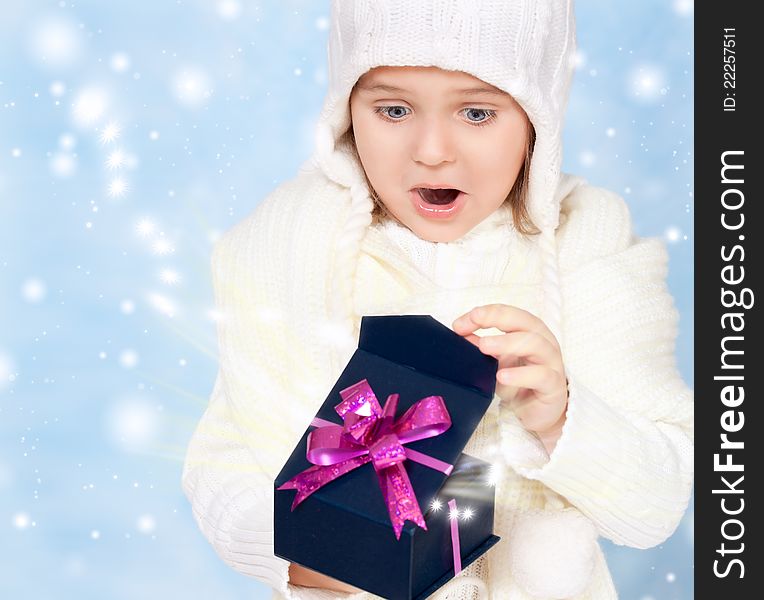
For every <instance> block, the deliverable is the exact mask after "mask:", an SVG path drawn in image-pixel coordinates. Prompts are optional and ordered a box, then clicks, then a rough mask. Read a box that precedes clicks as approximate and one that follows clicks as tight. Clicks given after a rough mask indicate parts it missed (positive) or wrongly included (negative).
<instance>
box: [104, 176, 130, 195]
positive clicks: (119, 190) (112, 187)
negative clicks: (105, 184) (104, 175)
mask: <svg viewBox="0 0 764 600" xmlns="http://www.w3.org/2000/svg"><path fill="white" fill-rule="evenodd" d="M126 191H127V182H126V181H125V180H124V179H122V178H121V177H115V178H114V179H112V180H111V182H110V183H109V188H108V193H109V196H111V197H112V198H118V197H119V196H123V195H124V194H125V192H126Z"/></svg>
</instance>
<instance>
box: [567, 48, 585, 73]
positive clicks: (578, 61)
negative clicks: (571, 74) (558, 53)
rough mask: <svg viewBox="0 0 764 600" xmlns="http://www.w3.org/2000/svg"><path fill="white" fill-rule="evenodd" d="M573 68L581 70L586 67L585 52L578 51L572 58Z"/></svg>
mask: <svg viewBox="0 0 764 600" xmlns="http://www.w3.org/2000/svg"><path fill="white" fill-rule="evenodd" d="M570 60H571V62H572V63H573V68H575V69H580V68H582V67H583V66H584V65H586V53H585V52H584V51H583V50H576V51H575V52H574V53H573V56H571V58H570Z"/></svg>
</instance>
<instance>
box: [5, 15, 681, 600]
mask: <svg viewBox="0 0 764 600" xmlns="http://www.w3.org/2000/svg"><path fill="white" fill-rule="evenodd" d="M328 9H329V3H328V1H326V0H320V1H318V0H313V1H310V0H299V1H298V0H291V1H282V2H276V1H270V2H259V3H257V2H244V1H239V0H219V1H213V0H207V1H202V0H177V1H170V0H153V1H152V2H148V1H146V0H143V1H138V0H133V1H132V2H127V1H126V0H113V1H110V2H97V1H95V0H82V1H79V2H68V1H61V2H58V1H50V2H46V1H43V0H36V1H27V2H22V1H21V0H2V1H0V15H1V16H0V539H2V544H1V545H0V590H1V591H2V593H0V595H1V596H2V597H3V598H78V599H80V600H86V599H89V598H98V599H102V598H110V599H123V598H137V597H142V598H162V597H164V596H166V595H168V594H177V595H179V596H180V597H184V598H187V599H195V598H199V599H205V600H206V599H208V598H220V597H227V598H245V597H254V598H269V597H270V596H269V591H268V590H267V589H266V588H265V587H264V586H262V585H261V584H260V583H258V582H257V581H255V580H252V579H249V578H247V577H245V576H243V575H240V574H238V573H236V572H235V571H233V570H232V569H230V568H229V567H227V566H226V565H225V564H224V563H223V562H222V561H220V560H219V559H218V558H217V556H216V555H215V553H214V551H213V550H212V548H211V546H209V545H208V544H207V542H206V541H205V540H204V539H203V537H202V536H201V533H200V532H199V531H198V530H197V528H196V525H195V523H194V521H193V519H192V515H191V511H190V506H189V504H188V502H187V500H186V499H185V496H184V495H183V493H182V490H181V488H180V474H181V469H182V461H183V457H184V451H185V447H186V444H187V443H188V440H189V438H190V435H191V433H192V431H193V428H194V426H195V424H196V422H197V420H198V419H199V417H200V416H201V414H202V412H203V410H204V407H205V404H206V402H207V396H208V394H209V392H210V391H211V389H212V383H213V378H214V375H215V372H216V368H217V365H216V351H217V347H216V337H215V336H216V334H215V312H214V307H213V304H212V291H211V277H210V272H209V256H210V250H211V247H212V243H213V242H214V240H215V239H216V238H217V236H219V235H220V233H221V232H223V231H225V230H226V229H228V228H229V227H231V226H232V225H233V224H235V223H236V222H238V221H239V220H241V219H242V218H244V217H245V216H246V215H247V214H248V213H249V212H250V211H251V210H252V209H253V207H254V206H255V205H256V204H257V202H258V201H259V200H261V199H262V198H263V197H264V196H265V195H266V194H267V193H268V192H269V191H270V190H272V189H273V188H274V187H275V185H276V184H277V183H279V182H280V181H283V180H285V179H289V178H291V177H293V176H294V175H295V173H296V170H297V168H298V167H299V166H300V165H301V164H302V163H303V161H304V160H305V159H307V158H308V156H309V155H310V153H311V145H312V131H313V129H312V128H313V125H314V123H315V121H316V118H317V116H318V113H319V111H320V108H321V102H322V100H323V95H324V92H325V89H326V64H325V57H326V49H325V48H326V39H327V33H328V31H327V26H328ZM692 9H693V5H692V2H691V1H689V0H678V1H674V2H671V1H657V0H646V1H643V2H641V3H631V2H619V3H614V2H612V1H609V0H580V1H579V2H578V4H577V7H576V12H577V18H578V39H579V48H580V54H579V57H578V69H577V72H576V76H575V79H574V85H573V89H572V93H571V100H570V105H569V112H568V120H567V128H566V130H565V135H564V144H565V157H564V165H563V168H564V170H565V171H568V172H574V173H577V174H580V175H583V176H585V177H587V178H588V179H589V181H590V182H592V183H594V184H596V185H601V186H604V187H608V188H610V189H612V190H614V191H616V192H618V193H619V194H621V195H622V196H623V197H624V198H625V199H626V200H627V201H628V203H629V205H630V207H631V209H632V215H633V218H634V223H635V229H636V233H637V234H639V235H642V236H660V237H663V238H664V239H665V240H666V243H667V245H668V248H669V252H670V259H671V262H670V274H669V286H670V289H671V291H672V293H673V294H674V297H675V300H676V304H677V307H678V308H679V310H680V313H681V322H680V334H679V338H678V343H677V359H678V364H679V368H680V370H681V373H682V375H683V377H684V378H685V380H686V381H687V382H688V384H690V385H692V384H693V372H692V344H693V338H692V326H693V309H692V305H693V290H692V279H693V273H692V252H693V250H692V244H693V235H692V211H693V188H692V181H693V174H692V164H693V153H692V147H693V111H692V59H693V57H692V50H693V39H692V25H693V23H692V19H693V12H692ZM692 518H693V513H692V509H690V510H689V511H688V513H687V515H686V517H685V519H684V520H683V521H682V523H681V524H680V526H679V528H678V529H677V531H676V533H675V534H674V535H673V536H672V537H671V538H670V539H669V540H668V541H667V542H666V543H665V544H663V545H661V546H659V547H657V548H654V549H651V550H647V551H644V550H636V549H632V548H623V547H616V546H614V545H612V544H610V543H608V542H603V546H604V547H605V549H606V552H607V555H608V560H609V563H610V566H611V569H612V572H613V576H614V578H615V580H616V584H617V587H618V589H619V593H620V595H621V597H622V598H635V599H639V600H651V599H652V600H657V599H664V598H665V599H678V598H691V597H692V574H693V572H692V569H693V567H692V540H693V529H692Z"/></svg>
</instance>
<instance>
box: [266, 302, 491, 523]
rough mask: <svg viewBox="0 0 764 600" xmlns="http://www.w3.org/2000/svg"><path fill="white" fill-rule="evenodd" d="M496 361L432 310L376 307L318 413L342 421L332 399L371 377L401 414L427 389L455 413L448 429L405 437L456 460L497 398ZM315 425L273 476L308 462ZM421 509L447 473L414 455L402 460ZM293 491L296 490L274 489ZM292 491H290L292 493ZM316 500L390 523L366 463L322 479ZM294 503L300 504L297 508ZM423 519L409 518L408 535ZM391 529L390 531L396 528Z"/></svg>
mask: <svg viewBox="0 0 764 600" xmlns="http://www.w3.org/2000/svg"><path fill="white" fill-rule="evenodd" d="M497 369H498V361H497V360H496V359H495V358H494V357H492V356H489V355H486V354H483V353H482V352H481V351H480V349H479V348H477V347H476V346H475V345H474V344H472V343H471V342H470V341H468V340H466V339H465V338H463V337H462V336H460V335H459V334H457V333H455V332H454V331H452V330H451V329H449V328H448V327H446V326H445V325H443V324H442V323H440V322H439V321H437V320H436V319H434V318H433V317H431V316H429V315H394V316H389V315H379V316H377V315H374V316H364V317H363V318H362V320H361V331H360V337H359V344H358V348H357V349H356V351H355V352H354V353H353V356H352V357H351V358H350V361H349V362H348V364H347V366H346V367H345V369H344V370H343V372H342V374H341V375H340V377H339V378H338V380H337V382H336V383H335V385H334V387H333V388H332V390H331V392H330V393H329V395H328V397H327V398H326V399H325V401H324V402H323V404H322V405H321V407H320V408H319V410H318V412H317V413H316V416H317V417H319V418H321V419H324V420H326V421H331V422H332V423H336V424H338V425H341V424H342V422H343V421H342V419H341V418H340V417H339V415H338V414H337V412H336V411H335V409H334V407H335V406H336V405H337V404H339V403H340V402H341V401H342V397H341V396H340V391H341V390H343V389H345V388H347V387H349V386H351V385H353V384H355V383H358V382H359V381H360V380H363V379H366V380H367V381H368V383H369V385H370V387H371V389H372V391H373V392H374V394H375V396H376V397H377V400H378V402H379V404H380V405H381V406H384V404H385V401H386V400H387V397H388V395H389V394H398V395H399V398H398V410H397V411H396V418H399V417H400V416H401V415H403V414H404V413H405V411H406V410H408V408H409V407H411V406H412V405H414V404H415V403H416V402H418V401H419V400H421V399H423V398H425V397H427V396H433V395H437V396H441V397H442V398H443V401H444V403H445V405H446V408H447V410H448V412H449V414H450V417H451V427H450V428H449V429H448V430H447V431H445V432H444V433H442V434H440V435H438V436H435V437H431V438H427V439H423V440H418V441H415V442H411V443H408V444H406V448H410V449H412V450H416V451H418V452H422V453H424V454H427V455H429V456H432V457H434V458H437V459H439V460H441V461H445V462H447V463H450V464H454V463H455V462H456V461H457V459H458V457H459V455H460V454H461V452H462V450H463V449H464V447H465V446H466V445H467V442H468V441H469V439H470V437H471V436H472V434H473V432H474V430H475V428H476V427H477V425H478V423H479V422H480V420H481V419H482V418H483V415H484V414H485V412H486V411H487V410H488V407H489V405H490V403H491V401H492V399H493V394H494V389H495V383H496V371H497ZM312 429H314V428H313V427H310V428H309V429H308V430H307V431H306V432H305V433H304V434H303V436H302V438H301V439H300V441H299V443H298V444H297V446H296V447H295V449H294V451H293V452H292V454H291V456H290V458H289V460H287V462H286V464H285V465H284V467H283V469H282V470H281V472H280V473H279V475H278V477H277V478H276V480H275V487H276V488H278V487H280V486H281V485H282V484H283V483H285V482H286V481H288V480H289V479H291V478H292V477H294V476H295V475H297V474H298V473H300V472H302V471H303V470H305V469H307V468H309V467H310V466H312V465H311V463H310V462H309V461H308V460H307V458H306V448H307V438H308V434H309V432H310V431H311V430H312ZM403 464H404V465H405V468H406V471H407V473H408V475H409V479H410V480H411V484H412V487H413V488H414V492H415V494H416V497H417V500H418V501H419V505H420V507H421V509H422V512H423V513H425V512H427V509H428V507H429V504H430V502H431V501H432V499H433V498H434V497H435V495H436V494H437V492H438V491H439V490H440V488H441V487H442V485H443V484H444V483H445V481H446V479H447V475H446V474H445V473H442V472H440V471H438V470H435V469H432V468H430V467H426V466H424V465H422V464H419V463H417V462H414V461H412V460H406V461H405V462H404V463H403ZM276 493H277V494H291V495H294V494H295V493H296V492H295V491H293V490H277V491H276ZM290 497H291V496H290ZM311 499H312V500H314V501H315V500H319V501H322V502H326V503H329V504H330V505H333V506H341V507H343V508H344V509H345V510H349V511H353V512H355V513H358V514H363V515H365V516H367V517H368V518H369V519H373V520H375V521H378V522H379V523H380V524H383V523H384V524H387V525H389V526H390V527H391V529H392V526H391V525H390V520H389V515H388V509H387V506H386V505H385V502H384V498H383V495H382V492H381V490H380V487H379V483H378V478H377V475H376V472H375V471H374V467H373V465H372V464H370V463H367V464H365V465H363V466H361V467H359V468H357V469H355V470H353V471H351V472H349V473H347V474H345V475H343V476H341V477H339V478H338V479H335V480H334V481H331V482H330V483H328V484H326V485H324V486H323V487H321V488H320V489H318V490H317V491H315V492H314V493H313V494H312V495H311V496H310V497H309V498H308V499H307V500H305V502H310V501H311ZM299 509H300V507H299V506H297V507H296V508H295V510H299ZM417 528H418V527H417V526H416V525H415V524H414V523H412V522H410V521H407V522H406V524H405V526H404V528H403V535H413V534H414V533H415V531H416V529H417ZM390 535H393V534H392V532H391V534H390Z"/></svg>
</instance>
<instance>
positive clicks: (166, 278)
mask: <svg viewBox="0 0 764 600" xmlns="http://www.w3.org/2000/svg"><path fill="white" fill-rule="evenodd" d="M159 278H160V280H161V281H162V283H166V284H167V285H175V284H176V283H178V282H179V281H180V275H179V274H178V272H177V271H173V270H172V269H162V271H161V273H160V274H159Z"/></svg>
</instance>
